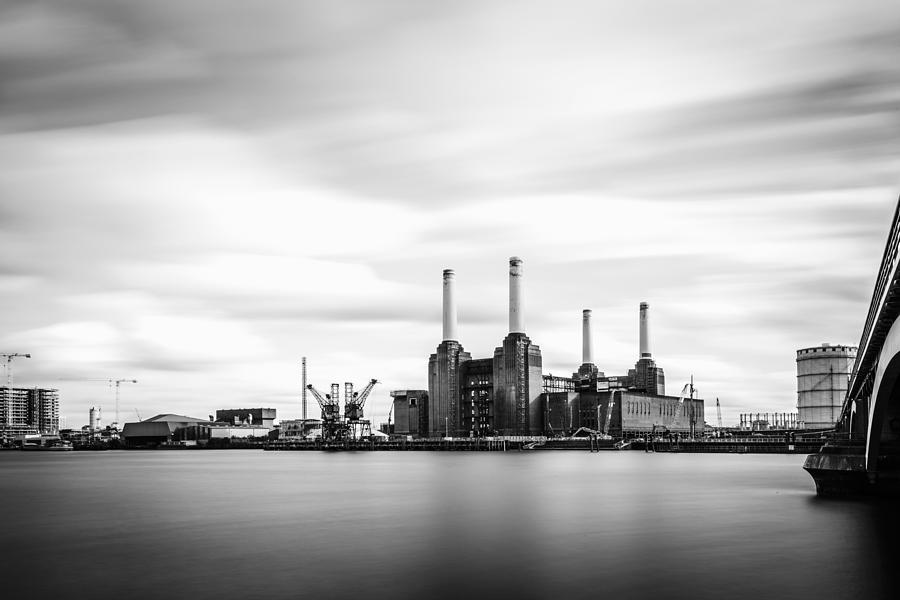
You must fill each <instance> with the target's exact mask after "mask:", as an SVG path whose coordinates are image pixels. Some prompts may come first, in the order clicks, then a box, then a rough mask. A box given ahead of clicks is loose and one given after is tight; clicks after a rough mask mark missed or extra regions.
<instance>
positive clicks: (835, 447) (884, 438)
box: [803, 201, 900, 496]
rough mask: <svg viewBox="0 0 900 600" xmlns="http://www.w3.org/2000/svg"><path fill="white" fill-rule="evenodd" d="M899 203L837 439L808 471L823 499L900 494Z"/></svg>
mask: <svg viewBox="0 0 900 600" xmlns="http://www.w3.org/2000/svg"><path fill="white" fill-rule="evenodd" d="M898 253H900V201H898V204H897V208H896V209H895V210H894V218H893V221H892V222H891V228H890V232H889V234H888V239H887V243H886V245H885V248H884V255H883V256H882V259H881V267H880V268H879V270H878V278H877V280H876V282H875V290H874V292H873V294H872V301H871V303H870V304H869V312H868V315H867V316H866V322H865V325H864V327H863V332H862V338H861V339H860V342H859V350H858V352H857V356H856V363H855V364H854V366H853V373H852V375H851V376H850V384H849V386H848V390H847V395H846V397H845V398H844V403H843V406H842V408H841V413H840V418H839V420H838V422H837V423H836V426H835V435H834V437H833V439H832V441H830V442H829V443H828V444H826V445H825V446H824V447H823V448H822V449H821V450H820V451H819V452H818V453H817V454H812V455H810V456H809V457H808V458H807V460H806V464H805V465H804V467H803V468H804V469H806V470H807V471H808V472H809V473H810V474H811V475H812V477H813V479H814V480H815V482H816V490H817V492H818V493H819V495H823V496H830V495H856V494H872V493H875V494H882V493H886V494H896V493H898V492H900V322H898V319H897V317H898V315H900V272H898V267H900V256H898Z"/></svg>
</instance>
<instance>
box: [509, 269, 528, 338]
mask: <svg viewBox="0 0 900 600" xmlns="http://www.w3.org/2000/svg"><path fill="white" fill-rule="evenodd" d="M523 304H524V297H523V294H522V259H521V258H519V257H518V256H513V257H511V258H510V259H509V332H510V333H525V315H524V314H523V312H522V308H523V306H522V305H523Z"/></svg>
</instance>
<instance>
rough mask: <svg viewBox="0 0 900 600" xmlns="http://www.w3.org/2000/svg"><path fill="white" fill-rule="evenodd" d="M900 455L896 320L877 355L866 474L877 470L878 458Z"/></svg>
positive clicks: (899, 350)
mask: <svg viewBox="0 0 900 600" xmlns="http://www.w3.org/2000/svg"><path fill="white" fill-rule="evenodd" d="M882 454H892V455H896V454H900V319H898V320H896V321H894V323H893V325H891V328H890V330H889V331H888V334H887V336H886V337H885V339H884V344H883V345H882V348H881V352H880V353H879V355H878V366H877V368H876V371H875V380H874V385H873V387H872V400H871V402H870V403H869V427H868V432H867V435H866V470H867V471H868V472H869V473H875V472H877V470H878V456H879V455H882Z"/></svg>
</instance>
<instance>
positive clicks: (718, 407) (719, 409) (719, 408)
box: [716, 398, 722, 431]
mask: <svg viewBox="0 0 900 600" xmlns="http://www.w3.org/2000/svg"><path fill="white" fill-rule="evenodd" d="M716 419H717V420H718V422H719V431H721V430H722V406H721V405H720V404H719V399H718V398H716Z"/></svg>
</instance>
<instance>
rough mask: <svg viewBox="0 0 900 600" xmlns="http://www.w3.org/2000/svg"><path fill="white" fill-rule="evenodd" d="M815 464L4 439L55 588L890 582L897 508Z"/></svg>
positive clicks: (17, 556) (851, 587)
mask: <svg viewBox="0 0 900 600" xmlns="http://www.w3.org/2000/svg"><path fill="white" fill-rule="evenodd" d="M802 459H803V457H798V456H746V455H647V454H643V453H639V452H622V453H603V454H600V455H597V454H590V453H586V452H585V453H581V452H577V453H566V452H560V453H553V452H546V453H541V452H535V453H506V454H503V453H494V454H467V453H359V454H350V453H346V454H342V453H335V454H315V453H299V452H294V453H291V452H285V453H264V452H254V451H247V452H242V451H220V452H216V451H207V452H203V451H197V452H131V453H72V454H69V455H66V456H46V455H35V454H31V455H28V454H21V453H3V455H0V481H2V484H0V485H2V492H3V493H2V495H0V508H2V514H3V515H4V521H5V527H6V529H5V532H4V555H5V557H6V559H5V560H4V561H2V564H0V573H2V575H3V578H4V580H5V581H14V582H15V583H14V584H13V585H14V586H18V591H20V592H21V593H25V592H29V593H31V594H32V595H33V597H49V596H53V595H59V594H72V593H73V592H77V593H75V595H76V596H86V595H90V596H92V597H95V598H112V597H119V596H122V595H127V596H131V597H138V598H140V597H151V596H153V597H155V596H159V595H172V594H174V595H176V596H177V597H190V598H230V597H266V598H295V597H300V596H304V597H306V596H313V595H316V596H319V597H323V598H358V597H366V598H403V597H413V596H418V597H428V598H432V597H446V598H465V597H476V598H477V597H517V598H523V599H527V598H556V597H562V596H565V597H567V598H596V597H598V596H611V597H618V598H644V597H654V598H659V597H660V596H661V595H662V596H665V597H670V598H722V597H729V598H758V597H761V596H763V595H765V596H772V595H775V596H777V597H791V598H814V597H816V598H832V597H840V598H863V597H865V598H873V597H885V596H890V595H891V594H892V593H893V592H894V591H896V585H897V579H896V575H895V573H894V570H892V569H891V568H890V566H889V565H888V562H887V561H888V560H889V559H888V557H889V556H891V554H890V551H891V550H892V549H893V547H894V545H895V544H896V539H897V537H896V534H897V532H898V517H897V516H896V511H894V510H892V508H893V507H892V505H891V504H890V503H860V502H840V501H833V500H832V501H821V500H819V499H818V498H816V497H815V496H814V486H813V483H812V480H811V479H810V478H809V476H808V475H806V473H805V472H804V471H803V470H802V469H801V468H800V465H801V463H802ZM7 589H9V588H7Z"/></svg>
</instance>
